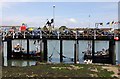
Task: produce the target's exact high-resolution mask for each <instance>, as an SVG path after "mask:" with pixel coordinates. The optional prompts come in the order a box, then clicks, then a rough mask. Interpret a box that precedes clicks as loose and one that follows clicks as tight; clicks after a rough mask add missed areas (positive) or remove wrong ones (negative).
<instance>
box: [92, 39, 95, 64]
mask: <svg viewBox="0 0 120 79" xmlns="http://www.w3.org/2000/svg"><path fill="white" fill-rule="evenodd" d="M94 54H95V40H94V39H93V40H92V61H93V62H94V60H95V56H94Z"/></svg>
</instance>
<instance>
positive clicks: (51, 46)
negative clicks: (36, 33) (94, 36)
mask: <svg viewBox="0 0 120 79" xmlns="http://www.w3.org/2000/svg"><path fill="white" fill-rule="evenodd" d="M17 43H20V44H21V45H22V47H24V49H25V50H27V41H26V40H22V41H18V40H16V41H13V46H14V45H15V44H17ZM118 43H120V42H116V55H117V57H116V60H118V62H117V63H119V62H120V58H118ZM39 44H40V42H39V43H36V44H34V40H30V51H32V50H36V46H39ZM74 44H75V41H65V40H64V41H63V55H64V56H66V57H67V58H64V59H63V61H64V63H73V62H72V61H71V59H70V58H74ZM59 45H60V41H58V40H48V57H49V56H51V54H53V56H52V60H51V61H49V58H48V62H53V63H60V55H59V53H60V52H59V51H60V46H59ZM87 45H88V41H79V62H80V63H83V55H84V54H83V53H82V52H83V51H86V50H87V48H88V46H87ZM13 46H12V47H13ZM6 47H7V46H6V44H5V43H4V52H5V53H4V66H8V65H9V64H8V63H11V64H10V65H12V66H31V65H35V63H36V62H37V61H28V60H10V61H7V57H6V56H7V51H6ZM108 48H109V41H96V42H95V51H101V50H102V49H108ZM39 50H40V47H39ZM28 63H29V64H28Z"/></svg>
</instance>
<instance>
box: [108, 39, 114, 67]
mask: <svg viewBox="0 0 120 79" xmlns="http://www.w3.org/2000/svg"><path fill="white" fill-rule="evenodd" d="M109 60H110V63H111V64H113V65H115V64H116V62H115V61H116V56H115V41H114V40H110V41H109Z"/></svg>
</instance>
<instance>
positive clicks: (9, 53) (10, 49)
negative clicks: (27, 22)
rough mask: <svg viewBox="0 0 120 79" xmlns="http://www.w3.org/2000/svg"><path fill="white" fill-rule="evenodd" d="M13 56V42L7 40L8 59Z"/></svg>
mask: <svg viewBox="0 0 120 79" xmlns="http://www.w3.org/2000/svg"><path fill="white" fill-rule="evenodd" d="M11 55H12V40H11V39H8V40H7V59H8V60H9V59H10V58H11Z"/></svg>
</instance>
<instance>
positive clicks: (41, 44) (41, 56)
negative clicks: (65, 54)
mask: <svg viewBox="0 0 120 79" xmlns="http://www.w3.org/2000/svg"><path fill="white" fill-rule="evenodd" d="M42 46H43V43H42V40H41V41H40V61H43V51H42Z"/></svg>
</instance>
